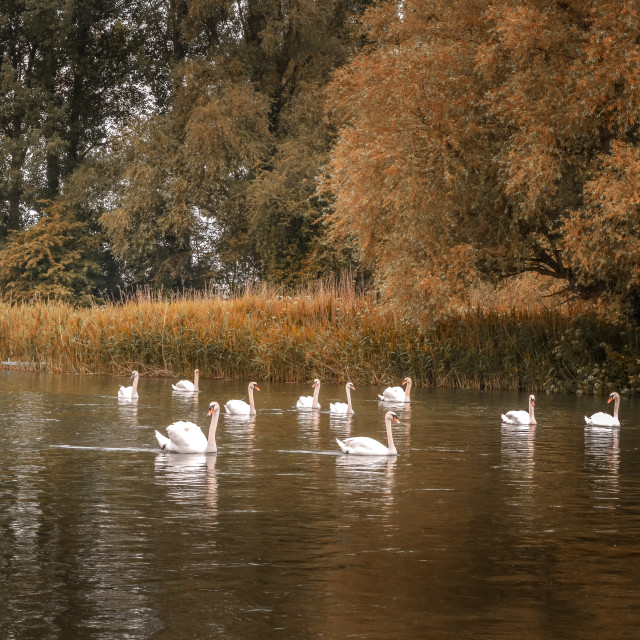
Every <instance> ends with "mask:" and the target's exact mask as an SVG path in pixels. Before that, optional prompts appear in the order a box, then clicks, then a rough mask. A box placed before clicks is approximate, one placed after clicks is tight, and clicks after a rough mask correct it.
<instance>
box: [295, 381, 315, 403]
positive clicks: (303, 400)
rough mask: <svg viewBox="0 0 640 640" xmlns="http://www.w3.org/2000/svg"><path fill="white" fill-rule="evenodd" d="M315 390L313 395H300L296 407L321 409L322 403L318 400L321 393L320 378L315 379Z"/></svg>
mask: <svg viewBox="0 0 640 640" xmlns="http://www.w3.org/2000/svg"><path fill="white" fill-rule="evenodd" d="M312 386H313V387H314V390H313V396H300V397H299V398H298V402H297V403H296V407H297V408H298V409H319V408H320V403H319V402H318V396H319V395H320V380H319V379H318V378H316V379H315V380H314V381H313V385H312Z"/></svg>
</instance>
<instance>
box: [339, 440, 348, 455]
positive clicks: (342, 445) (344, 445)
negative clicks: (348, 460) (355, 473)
mask: <svg viewBox="0 0 640 640" xmlns="http://www.w3.org/2000/svg"><path fill="white" fill-rule="evenodd" d="M336 442H337V443H338V446H339V447H340V449H341V450H342V453H349V449H348V448H347V445H346V444H345V443H344V442H342V440H338V438H336Z"/></svg>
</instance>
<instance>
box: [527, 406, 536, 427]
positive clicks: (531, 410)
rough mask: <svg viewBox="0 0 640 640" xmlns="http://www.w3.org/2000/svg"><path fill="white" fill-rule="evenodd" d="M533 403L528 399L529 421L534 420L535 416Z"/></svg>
mask: <svg viewBox="0 0 640 640" xmlns="http://www.w3.org/2000/svg"><path fill="white" fill-rule="evenodd" d="M534 408H535V407H534V405H533V402H531V400H529V422H531V423H533V422H535V421H536V417H535V416H534V414H533V413H534Z"/></svg>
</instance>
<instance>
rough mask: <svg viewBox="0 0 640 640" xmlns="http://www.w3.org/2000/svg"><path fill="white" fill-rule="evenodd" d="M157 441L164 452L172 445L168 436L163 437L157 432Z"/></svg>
mask: <svg viewBox="0 0 640 640" xmlns="http://www.w3.org/2000/svg"><path fill="white" fill-rule="evenodd" d="M156 440H157V441H158V444H159V445H160V448H161V449H162V450H163V451H164V450H166V449H167V448H168V446H169V444H171V440H169V438H167V437H166V436H163V435H162V434H161V433H160V432H158V431H156Z"/></svg>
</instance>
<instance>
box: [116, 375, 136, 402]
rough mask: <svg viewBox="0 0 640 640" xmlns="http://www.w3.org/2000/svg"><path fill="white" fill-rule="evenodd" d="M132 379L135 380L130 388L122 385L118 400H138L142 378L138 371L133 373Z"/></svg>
mask: <svg viewBox="0 0 640 640" xmlns="http://www.w3.org/2000/svg"><path fill="white" fill-rule="evenodd" d="M131 377H132V378H133V384H132V385H131V386H130V387H124V386H122V385H120V388H119V389H118V398H122V399H124V400H137V399H138V378H139V377H140V374H139V373H138V372H137V371H132V372H131Z"/></svg>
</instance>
